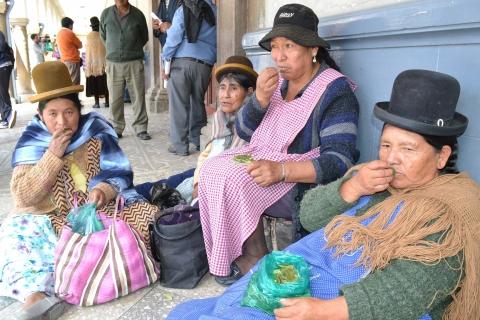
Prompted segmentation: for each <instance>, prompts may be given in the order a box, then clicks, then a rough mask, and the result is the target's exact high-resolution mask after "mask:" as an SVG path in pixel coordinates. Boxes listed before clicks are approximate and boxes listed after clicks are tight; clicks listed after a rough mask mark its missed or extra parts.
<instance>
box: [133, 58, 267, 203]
mask: <svg viewBox="0 0 480 320" xmlns="http://www.w3.org/2000/svg"><path fill="white" fill-rule="evenodd" d="M257 76H258V74H257V72H256V71H255V70H254V69H253V65H252V62H251V61H250V59H248V58H247V57H243V56H230V57H228V58H227V59H226V60H225V63H224V64H222V65H220V66H218V67H217V68H216V70H215V78H216V79H217V82H218V93H217V95H218V98H217V100H218V109H217V111H216V112H215V113H214V114H213V115H212V120H213V121H212V133H211V136H210V140H209V141H208V143H207V144H206V146H205V149H204V150H203V151H202V152H201V153H200V155H199V156H198V160H197V166H196V168H193V169H189V170H187V171H184V172H181V173H178V174H175V175H173V176H170V177H169V178H168V179H161V180H159V181H156V182H155V183H151V182H146V183H142V184H139V185H136V186H135V189H136V190H137V192H138V193H140V194H142V195H143V196H144V197H145V198H147V199H148V200H150V201H151V202H152V203H154V204H155V203H156V199H155V196H154V194H155V189H156V188H157V187H161V188H162V185H163V184H164V183H165V184H166V185H167V186H168V187H170V188H176V189H177V190H178V191H180V193H181V194H182V197H183V198H184V199H185V200H187V201H188V202H190V201H192V200H194V199H195V198H197V187H198V178H199V173H200V168H201V167H202V165H203V163H204V162H205V161H206V160H207V159H209V158H212V157H215V156H217V155H219V154H220V153H222V152H223V151H225V150H228V149H231V148H236V147H239V146H242V145H244V144H245V143H246V141H245V140H242V139H241V138H240V137H239V136H238V134H237V130H236V129H235V118H236V116H237V113H238V111H239V110H240V108H241V107H242V105H243V104H244V102H245V100H246V99H248V98H249V97H250V96H251V95H252V93H253V91H254V90H255V84H256V81H257Z"/></svg>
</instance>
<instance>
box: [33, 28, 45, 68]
mask: <svg viewBox="0 0 480 320" xmlns="http://www.w3.org/2000/svg"><path fill="white" fill-rule="evenodd" d="M30 39H32V49H31V50H30V68H31V69H33V67H35V66H36V65H37V64H39V63H42V62H45V50H44V47H43V46H42V44H41V43H40V36H39V35H38V33H32V34H31V35H30Z"/></svg>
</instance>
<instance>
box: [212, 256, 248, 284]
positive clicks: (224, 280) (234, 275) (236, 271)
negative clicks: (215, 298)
mask: <svg viewBox="0 0 480 320" xmlns="http://www.w3.org/2000/svg"><path fill="white" fill-rule="evenodd" d="M241 277H243V274H242V271H240V268H239V267H238V265H237V264H236V263H235V261H234V262H232V264H231V265H230V274H229V275H228V276H224V277H221V276H215V281H216V282H217V283H218V284H220V285H222V286H225V287H228V286H230V285H232V284H233V283H235V282H236V281H237V280H239V279H240V278H241Z"/></svg>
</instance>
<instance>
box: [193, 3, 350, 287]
mask: <svg viewBox="0 0 480 320" xmlns="http://www.w3.org/2000/svg"><path fill="white" fill-rule="evenodd" d="M317 24H318V18H317V16H316V15H315V13H314V12H313V11H312V10H311V9H310V8H307V7H305V6H303V5H299V4H292V5H286V6H283V7H281V8H280V9H279V11H278V13H277V15H276V17H275V21H274V27H273V29H272V31H271V32H270V33H268V34H267V35H266V36H265V37H264V38H263V39H262V40H261V41H260V43H259V44H260V46H261V47H262V48H264V49H266V50H268V51H271V57H272V59H273V61H274V63H275V64H276V68H267V69H265V70H263V71H262V72H261V73H260V74H259V77H258V80H257V89H256V92H255V94H254V95H253V96H252V99H250V100H249V102H248V103H247V104H246V105H245V106H244V107H243V108H242V109H241V110H240V112H239V115H238V117H237V120H236V126H237V131H238V135H239V136H240V137H241V138H242V139H244V140H246V141H248V142H249V144H248V145H246V146H244V147H242V148H237V149H235V150H232V151H230V152H226V153H223V154H222V155H221V156H220V157H216V158H214V159H211V160H208V161H207V162H206V163H205V164H204V166H203V167H202V170H201V172H200V179H199V189H198V191H199V205H200V214H201V219H202V228H203V234H204V239H205V246H206V249H207V256H208V260H209V267H210V272H211V273H212V274H213V275H215V276H216V277H215V279H216V280H217V282H219V283H220V284H222V285H229V284H231V283H233V282H234V281H236V280H237V279H238V278H239V277H240V276H241V275H242V274H244V273H246V272H247V271H248V270H249V269H250V268H251V267H252V266H253V265H254V264H255V263H256V262H257V261H258V259H260V258H261V257H262V256H263V255H264V254H266V253H267V247H266V245H265V240H264V236H263V224H262V219H261V216H262V214H263V213H267V214H269V215H274V216H280V217H286V218H293V220H294V222H296V220H298V218H297V217H296V215H297V212H298V206H299V202H300V200H301V199H302V196H303V193H304V192H305V191H306V190H308V189H310V188H312V187H313V186H315V185H318V184H325V183H328V182H330V181H333V180H335V179H337V178H338V177H340V176H342V175H343V174H344V173H345V171H346V170H347V169H348V168H349V167H350V166H352V165H353V164H354V163H355V162H356V161H357V159H358V155H359V153H358V151H357V150H356V147H355V145H356V137H357V122H358V112H359V107H358V102H357V99H356V98H355V96H354V94H353V89H354V85H353V84H352V83H351V82H350V81H349V80H348V79H347V78H346V77H345V76H344V75H342V74H341V73H340V72H339V71H338V70H339V68H338V66H337V65H336V64H335V62H334V61H333V60H332V58H331V57H330V56H329V54H328V52H327V48H328V47H329V45H328V44H327V43H326V42H325V41H324V40H323V39H322V38H320V37H319V36H318V34H317ZM237 155H249V156H251V158H253V160H254V161H252V163H251V164H249V165H248V166H242V165H239V164H237V163H235V162H234V161H232V158H235V157H236V156H237ZM295 226H296V230H295V231H298V232H296V235H297V237H301V235H302V234H301V230H300V226H299V223H295Z"/></svg>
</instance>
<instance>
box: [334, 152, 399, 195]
mask: <svg viewBox="0 0 480 320" xmlns="http://www.w3.org/2000/svg"><path fill="white" fill-rule="evenodd" d="M393 177H394V172H393V169H392V168H391V167H390V166H389V165H388V164H387V163H386V162H385V161H382V160H374V161H371V162H368V163H367V164H365V165H364V166H362V167H361V168H360V170H358V172H357V174H356V175H354V176H353V177H352V178H351V179H349V180H348V181H346V182H345V183H344V184H343V185H342V186H341V187H340V195H341V196H342V198H343V200H345V201H347V202H350V203H352V202H355V201H357V200H358V199H359V198H360V197H361V196H366V195H371V194H375V193H377V192H382V191H385V190H386V189H387V188H388V186H389V184H390V182H391V181H392V180H393Z"/></svg>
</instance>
